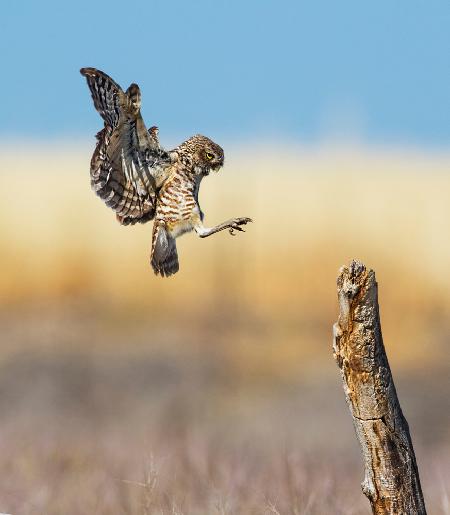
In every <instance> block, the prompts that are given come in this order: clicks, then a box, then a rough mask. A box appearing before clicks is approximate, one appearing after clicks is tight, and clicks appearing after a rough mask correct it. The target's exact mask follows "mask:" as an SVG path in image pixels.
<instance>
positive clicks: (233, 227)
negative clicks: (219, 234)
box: [228, 217, 253, 236]
mask: <svg viewBox="0 0 450 515" xmlns="http://www.w3.org/2000/svg"><path fill="white" fill-rule="evenodd" d="M249 222H253V220H252V219H251V218H246V217H244V218H234V219H233V220H231V223H230V228H229V229H228V232H229V233H230V234H231V236H235V234H234V231H241V232H245V230H244V229H243V228H242V227H241V225H246V224H248V223H249Z"/></svg>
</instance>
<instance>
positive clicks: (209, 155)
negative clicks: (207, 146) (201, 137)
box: [205, 152, 214, 161]
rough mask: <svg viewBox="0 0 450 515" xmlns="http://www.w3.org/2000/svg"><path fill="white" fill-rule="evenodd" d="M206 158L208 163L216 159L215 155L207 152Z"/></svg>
mask: <svg viewBox="0 0 450 515" xmlns="http://www.w3.org/2000/svg"><path fill="white" fill-rule="evenodd" d="M205 156H206V159H207V160H208V161H211V159H212V158H213V157H214V154H211V152H205Z"/></svg>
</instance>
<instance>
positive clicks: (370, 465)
mask: <svg viewBox="0 0 450 515" xmlns="http://www.w3.org/2000/svg"><path fill="white" fill-rule="evenodd" d="M337 286H338V288H337V289H338V298H339V311H340V312H339V318H338V321H337V323H336V324H335V325H334V327H333V333H334V344H333V351H334V357H335V359H336V361H337V364H338V366H339V368H340V370H341V375H342V381H343V385H344V391H345V397H346V400H347V404H348V406H349V408H350V413H351V415H352V418H353V424H354V427H355V430H356V435H357V437H358V440H359V444H360V446H361V450H362V455H363V459H364V467H365V477H364V481H363V483H362V485H361V486H362V490H363V492H364V494H365V495H366V496H367V497H368V499H369V501H370V504H371V506H372V512H373V513H374V514H383V515H384V514H392V515H394V514H395V515H401V514H404V515H416V514H420V515H423V514H426V510H425V503H424V500H423V495H422V489H421V486H420V480H419V471H418V469H417V463H416V457H415V455H414V449H413V446H412V442H411V437H410V434H409V428H408V423H407V422H406V419H405V417H404V416H403V413H402V410H401V408H400V404H399V401H398V398H397V393H396V391H395V386H394V381H393V378H392V374H391V370H390V368H389V363H388V360H387V357H386V352H385V349H384V345H383V337H382V335H381V325H380V316H379V309H378V294H377V283H376V280H375V273H374V272H373V270H369V271H367V270H366V267H365V266H364V265H363V264H362V263H360V262H358V261H352V262H351V263H350V266H349V267H342V268H341V270H340V273H339V277H338V279H337Z"/></svg>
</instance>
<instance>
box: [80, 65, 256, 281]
mask: <svg viewBox="0 0 450 515" xmlns="http://www.w3.org/2000/svg"><path fill="white" fill-rule="evenodd" d="M80 73H81V74H82V75H83V76H84V77H85V78H86V81H87V84H88V87H89V90H90V93H91V96H92V100H93V102H94V107H95V108H96V110H97V111H98V113H99V114H100V116H101V117H102V119H103V122H104V126H103V129H101V130H100V132H98V133H97V135H96V138H97V144H96V147H95V149H94V153H93V155H92V158H91V163H90V178H91V187H92V189H93V190H94V192H95V193H96V194H97V195H98V196H99V197H100V198H101V199H102V200H103V202H104V203H105V204H106V205H107V206H108V207H109V208H111V209H112V210H113V211H115V213H116V218H117V221H118V222H119V223H120V224H122V225H134V224H136V223H146V222H149V221H151V220H153V233H152V246H151V253H150V264H151V266H152V268H153V271H154V273H155V274H156V275H160V276H162V277H169V276H171V275H173V274H175V273H177V272H178V270H179V260H178V253H177V247H176V241H175V240H176V238H178V237H179V236H181V235H183V234H185V233H188V232H191V231H195V232H196V233H197V235H198V236H200V238H206V237H208V236H211V235H212V234H215V233H217V232H219V231H223V230H228V231H229V233H230V234H231V235H234V234H235V233H236V232H239V231H240V232H245V231H244V229H243V226H245V225H246V224H248V223H249V222H252V219H251V218H248V217H240V218H231V219H230V220H227V221H225V222H223V223H221V224H218V225H216V226H213V227H205V226H204V225H203V220H204V213H203V212H202V210H201V208H200V204H199V198H198V196H199V188H200V183H201V181H202V179H203V178H204V177H206V176H207V175H209V174H210V172H218V171H219V170H220V169H221V168H222V166H223V165H224V151H223V149H222V147H220V146H219V145H218V144H217V143H214V141H212V140H211V139H210V138H208V137H206V136H202V135H200V134H197V135H195V136H192V137H190V138H189V139H187V140H186V141H184V142H183V143H181V144H180V145H179V146H178V147H176V148H174V149H173V150H169V151H168V150H165V149H164V148H163V147H162V146H161V145H160V142H159V136H158V134H159V129H158V127H157V126H152V127H150V129H148V130H147V128H146V126H145V123H144V120H143V118H142V115H141V91H140V89H139V86H138V85H137V84H135V83H132V84H131V85H130V86H129V87H128V89H127V90H126V91H123V89H122V88H121V87H120V86H119V84H117V82H115V81H114V80H113V79H112V78H111V77H110V76H108V75H107V74H106V73H104V72H102V71H100V70H97V69H96V68H81V70H80Z"/></svg>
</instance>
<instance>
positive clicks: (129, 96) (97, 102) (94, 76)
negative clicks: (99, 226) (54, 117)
mask: <svg viewBox="0 0 450 515" xmlns="http://www.w3.org/2000/svg"><path fill="white" fill-rule="evenodd" d="M80 71H81V74H82V75H84V76H85V77H86V80H87V83H88V86H89V89H90V91H91V95H92V99H93V101H94V106H95V108H96V109H97V111H98V112H99V114H100V116H101V117H102V118H103V121H104V128H103V129H102V130H101V131H100V132H99V133H98V134H97V146H96V148H95V150H94V154H93V156H92V159H91V185H92V188H93V189H94V191H95V192H96V193H97V195H98V196H99V197H100V198H101V199H102V200H103V201H104V202H105V204H106V205H107V206H108V207H110V208H111V209H113V210H114V211H115V212H116V214H117V219H118V220H119V222H120V223H122V224H124V225H127V224H133V223H136V222H141V223H143V222H147V221H148V220H151V219H152V218H153V216H154V211H155V204H156V194H157V189H158V188H159V187H160V186H161V184H162V183H163V182H164V180H165V178H166V177H167V175H168V173H169V168H170V164H171V162H170V157H169V154H168V153H167V152H166V151H164V150H163V149H161V148H160V146H159V144H158V142H157V140H155V139H154V138H152V137H151V136H150V134H149V133H148V131H147V129H146V127H145V124H144V120H143V119H142V116H141V112H140V107H141V93H140V90H139V87H138V86H137V84H131V86H130V87H129V88H128V89H127V91H126V92H124V91H123V90H122V89H121V87H120V86H119V85H118V84H117V83H116V82H115V81H114V80H113V79H111V77H109V76H108V75H106V74H105V73H103V72H101V71H99V70H96V69H95V68H82V69H81V70H80Z"/></svg>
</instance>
